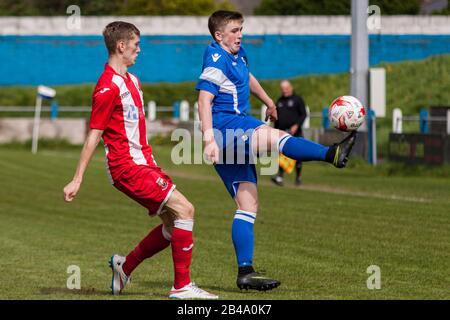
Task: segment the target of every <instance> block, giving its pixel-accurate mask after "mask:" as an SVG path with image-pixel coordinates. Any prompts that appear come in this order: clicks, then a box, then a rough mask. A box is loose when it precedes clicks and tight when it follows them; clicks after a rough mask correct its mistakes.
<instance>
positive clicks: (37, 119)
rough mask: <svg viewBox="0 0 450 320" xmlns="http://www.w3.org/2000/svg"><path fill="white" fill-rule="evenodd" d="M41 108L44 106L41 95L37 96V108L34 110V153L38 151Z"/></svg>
mask: <svg viewBox="0 0 450 320" xmlns="http://www.w3.org/2000/svg"><path fill="white" fill-rule="evenodd" d="M41 108H42V97H41V96H40V95H37V96H36V108H35V110H34V123H33V140H32V142H31V152H32V153H33V154H36V153H37V149H38V140H39V123H40V122H41V121H40V120H41Z"/></svg>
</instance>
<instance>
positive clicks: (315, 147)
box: [278, 135, 329, 161]
mask: <svg viewBox="0 0 450 320" xmlns="http://www.w3.org/2000/svg"><path fill="white" fill-rule="evenodd" d="M278 146H279V150H280V152H281V153H282V154H284V155H285V156H286V157H288V158H291V159H294V160H298V161H311V160H322V161H325V156H326V154H327V151H328V149H329V147H326V146H323V145H321V144H318V143H315V142H313V141H310V140H306V139H304V138H300V137H293V136H290V135H286V136H284V137H283V138H281V139H280V141H279V142H278Z"/></svg>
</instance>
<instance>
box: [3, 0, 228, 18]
mask: <svg viewBox="0 0 450 320" xmlns="http://www.w3.org/2000/svg"><path fill="white" fill-rule="evenodd" d="M70 5H78V6H79V7H80V9H81V14H82V15H140V16H145V15H158V16H159V15H161V16H164V15H209V14H211V13H212V12H213V11H215V10H217V9H228V10H232V9H234V6H233V5H232V4H231V3H230V2H229V0H224V1H222V2H217V1H214V0H96V1H91V0H27V1H24V0H22V1H17V0H2V1H1V2H0V15H12V16H30V15H45V16H54V15H60V16H61V15H66V10H67V7H68V6H70Z"/></svg>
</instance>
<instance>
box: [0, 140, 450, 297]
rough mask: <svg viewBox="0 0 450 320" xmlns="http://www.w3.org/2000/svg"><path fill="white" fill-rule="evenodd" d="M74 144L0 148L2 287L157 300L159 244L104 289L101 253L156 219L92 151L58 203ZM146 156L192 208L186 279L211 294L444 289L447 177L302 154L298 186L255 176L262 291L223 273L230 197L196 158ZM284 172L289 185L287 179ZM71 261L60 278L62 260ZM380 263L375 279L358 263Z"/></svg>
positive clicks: (229, 268)
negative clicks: (118, 284) (373, 285)
mask: <svg viewBox="0 0 450 320" xmlns="http://www.w3.org/2000/svg"><path fill="white" fill-rule="evenodd" d="M79 151H80V150H79V149H69V148H67V149H64V150H48V149H47V150H45V149H44V150H40V152H39V153H38V154H37V155H32V154H31V153H30V152H29V151H28V150H23V149H20V148H16V149H11V148H5V147H2V148H0V168H1V169H0V172H1V178H0V248H1V252H2V258H1V259H0V270H1V271H2V272H1V273H0V285H1V291H0V299H119V300H121V299H167V296H168V291H169V290H170V287H171V285H172V278H173V268H172V262H171V255H170V250H167V249H166V251H164V252H162V253H159V254H158V255H157V256H155V257H153V258H151V259H149V260H146V261H145V262H144V263H143V264H142V265H141V266H140V267H138V269H136V271H135V272H134V274H133V282H132V284H131V285H130V286H129V287H127V288H126V290H125V291H124V294H123V295H122V296H120V297H113V296H111V295H110V291H109V286H110V281H111V271H110V269H109V267H108V265H107V262H108V259H109V257H110V256H111V255H112V254H113V253H120V254H126V253H127V252H128V251H129V250H131V249H132V248H134V246H135V245H136V244H137V243H138V242H139V241H140V239H141V238H142V237H144V236H145V235H146V234H147V233H148V231H149V229H151V228H153V227H154V226H156V225H157V224H159V223H160V222H159V221H160V220H159V219H158V218H149V217H148V216H147V213H146V211H145V209H143V208H141V207H140V206H139V205H138V204H137V203H135V202H133V201H132V200H130V199H128V198H127V197H126V196H125V195H123V194H122V193H120V192H119V191H117V190H116V189H115V188H113V187H111V186H110V185H109V182H108V179H107V176H106V173H105V168H104V159H103V151H102V150H100V149H99V150H98V152H97V153H96V155H95V156H94V158H93V160H92V162H91V164H90V166H89V169H88V171H87V173H86V176H85V180H84V183H83V186H82V188H81V190H80V192H79V194H78V197H77V198H76V199H75V201H74V202H73V203H71V204H66V203H64V201H63V199H62V188H63V186H64V185H65V184H66V183H67V182H68V181H69V180H70V179H71V177H72V175H73V172H74V169H75V166H76V162H77V160H78V156H79ZM170 152H171V149H170V147H169V146H155V147H154V153H155V157H156V160H157V161H158V163H159V164H160V165H161V166H162V167H163V168H165V169H167V171H168V173H169V174H170V175H171V176H172V178H173V180H174V181H175V183H176V184H177V186H178V189H179V190H180V191H182V192H183V193H184V194H185V195H186V196H187V197H188V199H190V200H191V202H192V203H193V204H194V205H195V207H196V220H195V229H194V237H195V249H194V255H193V262H192V278H193V280H194V281H195V282H196V283H197V284H198V285H199V286H200V287H202V288H205V289H207V290H210V291H212V292H214V293H217V294H219V295H220V298H221V299H240V300H246V299H449V297H450V291H449V287H450V270H449V268H448V266H449V265H450V209H449V208H450V197H449V196H450V179H448V176H444V177H433V176H420V177H417V176H416V177H415V176H401V175H394V176H386V175H384V174H382V172H380V171H378V170H375V169H371V168H368V167H365V166H363V165H356V166H353V167H350V168H347V169H343V170H338V169H335V168H333V167H331V166H329V165H325V164H320V163H306V164H305V165H304V178H303V179H304V186H302V187H300V188H294V187H293V176H288V179H287V180H289V179H290V180H291V181H286V184H287V186H286V187H284V188H280V187H276V186H273V185H271V184H270V181H269V178H268V177H266V176H262V177H260V186H259V191H260V210H259V213H258V218H257V220H256V224H255V259H254V260H255V266H256V268H257V269H258V270H265V272H266V273H267V275H270V276H273V277H275V278H277V279H279V280H280V281H281V283H282V284H281V286H280V287H279V288H277V289H275V290H273V291H269V292H265V293H262V292H252V291H248V292H246V291H243V292H241V291H240V290H239V289H238V288H237V287H236V285H235V280H236V279H235V276H236V271H237V268H236V262H235V257H234V251H233V245H232V242H231V223H232V219H233V213H234V203H233V201H232V200H231V199H230V198H229V196H228V194H227V193H226V190H225V188H224V186H223V185H222V182H221V181H219V179H218V177H217V175H216V173H215V171H214V169H213V168H212V167H211V166H208V165H182V166H176V165H174V164H172V163H171V161H170ZM291 182H292V184H291ZM70 265H77V266H79V267H80V269H81V290H79V291H77V290H69V289H67V288H66V281H67V279H68V277H69V276H70V274H68V273H67V268H68V266H70ZM371 265H377V266H379V267H380V269H381V289H380V290H369V289H368V288H367V286H366V281H367V278H368V277H369V276H370V274H368V273H367V272H366V270H367V268H368V267H369V266H371Z"/></svg>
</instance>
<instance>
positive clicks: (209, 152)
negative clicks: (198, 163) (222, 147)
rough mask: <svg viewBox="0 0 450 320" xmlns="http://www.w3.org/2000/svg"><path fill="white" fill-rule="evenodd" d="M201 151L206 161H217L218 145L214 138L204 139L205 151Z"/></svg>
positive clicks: (214, 162)
mask: <svg viewBox="0 0 450 320" xmlns="http://www.w3.org/2000/svg"><path fill="white" fill-rule="evenodd" d="M203 153H204V158H205V160H206V161H209V162H211V163H213V164H216V163H217V162H219V146H218V145H217V143H216V141H215V140H214V139H213V140H210V141H205V151H204V152H203Z"/></svg>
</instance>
